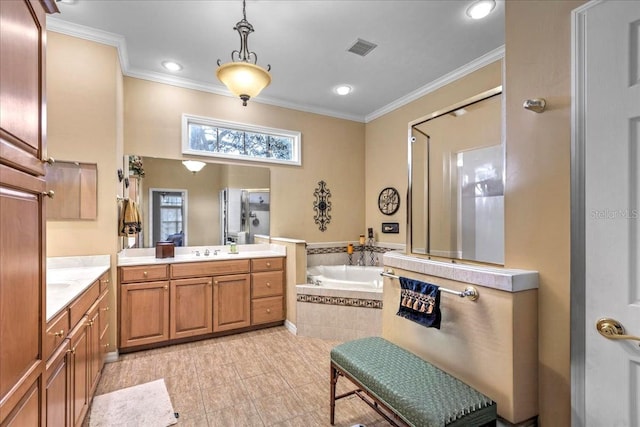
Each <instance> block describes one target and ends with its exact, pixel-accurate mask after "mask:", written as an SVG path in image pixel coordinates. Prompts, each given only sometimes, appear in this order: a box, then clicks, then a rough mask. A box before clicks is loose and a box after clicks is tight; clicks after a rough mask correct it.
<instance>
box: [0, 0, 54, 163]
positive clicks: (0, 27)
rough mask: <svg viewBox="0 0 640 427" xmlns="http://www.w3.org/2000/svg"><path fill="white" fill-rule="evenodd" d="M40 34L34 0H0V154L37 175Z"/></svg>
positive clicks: (41, 19) (40, 13)
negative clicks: (0, 0) (0, 55)
mask: <svg viewBox="0 0 640 427" xmlns="http://www.w3.org/2000/svg"><path fill="white" fill-rule="evenodd" d="M45 33H46V29H45V11H44V9H43V8H42V6H41V4H40V3H39V2H35V1H26V0H21V1H2V2H0V52H1V53H2V60H0V157H2V159H3V160H4V161H5V162H7V164H11V165H12V166H14V167H17V168H19V169H22V170H25V171H29V172H31V173H33V174H37V175H44V166H43V164H42V162H41V161H40V159H41V158H42V153H43V152H44V135H45V131H46V129H45V121H44V113H45V111H44V103H43V102H42V101H43V99H44V91H45V86H44V82H45V79H44V72H45V69H44V54H45Z"/></svg>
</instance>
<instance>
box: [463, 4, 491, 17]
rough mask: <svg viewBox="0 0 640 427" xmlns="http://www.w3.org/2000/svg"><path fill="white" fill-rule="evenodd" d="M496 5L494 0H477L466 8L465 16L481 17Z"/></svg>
mask: <svg viewBox="0 0 640 427" xmlns="http://www.w3.org/2000/svg"><path fill="white" fill-rule="evenodd" d="M495 7H496V2H495V0H478V1H476V2H474V3H472V4H471V6H469V7H468V8H467V16H468V17H469V18H471V19H482V18H484V17H485V16H487V15H489V14H490V13H491V11H492V10H493V9H494V8H495Z"/></svg>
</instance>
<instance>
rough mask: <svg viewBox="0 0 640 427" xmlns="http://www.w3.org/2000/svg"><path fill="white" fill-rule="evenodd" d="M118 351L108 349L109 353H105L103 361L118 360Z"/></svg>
mask: <svg viewBox="0 0 640 427" xmlns="http://www.w3.org/2000/svg"><path fill="white" fill-rule="evenodd" d="M118 357H119V355H118V351H117V350H116V351H110V352H109V353H107V355H106V357H105V359H104V361H105V363H112V362H117V361H118Z"/></svg>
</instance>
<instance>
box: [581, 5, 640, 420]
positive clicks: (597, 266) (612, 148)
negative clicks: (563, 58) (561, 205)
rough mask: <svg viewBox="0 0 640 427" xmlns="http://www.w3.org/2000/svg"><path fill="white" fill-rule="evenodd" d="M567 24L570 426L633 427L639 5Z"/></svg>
mask: <svg viewBox="0 0 640 427" xmlns="http://www.w3.org/2000/svg"><path fill="white" fill-rule="evenodd" d="M574 23H576V25H577V27H578V31H577V33H576V34H578V37H577V44H576V45H574V47H575V48H576V49H578V50H579V49H580V48H581V49H582V53H578V55H577V56H576V58H577V59H578V60H577V61H576V63H575V65H576V74H575V75H574V78H576V79H577V80H578V81H577V85H576V86H574V87H575V88H580V87H581V88H582V93H578V94H577V95H578V96H577V97H576V99H577V100H578V102H577V105H576V109H577V115H576V117H577V119H576V120H577V122H578V125H579V124H580V123H582V128H581V130H579V131H578V132H577V134H574V135H577V136H579V139H581V140H582V141H574V142H575V143H577V144H583V145H582V148H581V150H582V151H581V152H582V153H583V154H584V163H583V166H584V181H583V183H584V211H583V212H582V214H583V215H584V218H583V219H584V259H583V262H584V270H583V271H584V286H585V288H584V296H585V301H584V303H585V307H584V332H585V334H584V335H585V336H584V414H583V416H582V417H579V416H576V415H574V417H575V418H580V419H579V420H578V419H574V425H582V424H584V425H586V426H593V427H600V426H620V427H632V426H640V347H639V344H640V341H637V340H634V337H640V280H639V274H640V271H639V269H640V253H639V250H640V248H639V247H640V232H639V230H640V211H639V209H640V205H639V201H640V182H639V181H640V172H639V171H638V168H639V167H640V2H637V1H626V0H623V1H605V2H599V3H592V4H588V5H587V6H586V7H585V8H584V10H583V12H582V13H581V14H580V16H579V17H578V18H577V21H574ZM578 50H576V52H577V51H578ZM581 78H582V79H583V80H582V82H581V81H580V79H581ZM579 91H580V90H579ZM574 160H575V159H574ZM574 166H575V163H574ZM574 184H575V182H574ZM572 191H576V187H574V189H573V190H572ZM574 196H575V195H574ZM574 214H575V212H574ZM576 220H579V219H577V218H576V216H575V215H574V216H573V218H572V221H576ZM574 290H575V289H572V291H574ZM573 309H575V308H573ZM603 318H607V319H610V320H606V321H601V322H600V325H599V328H600V329H602V331H603V332H604V333H605V335H606V336H603V335H601V334H600V333H599V332H598V331H597V329H598V328H597V327H596V324H597V322H598V320H600V319H603ZM614 321H617V322H619V325H621V326H622V328H623V329H616V327H617V326H616V323H615V322H614ZM612 335H613V337H612ZM616 335H617V336H616ZM620 335H625V336H620ZM614 338H615V339H614ZM619 338H625V339H619ZM574 349H575V348H574ZM574 386H575V384H574ZM573 392H574V393H576V392H580V391H576V390H573ZM574 397H575V396H574ZM574 400H575V399H574ZM574 414H575V412H574Z"/></svg>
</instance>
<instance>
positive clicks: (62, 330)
mask: <svg viewBox="0 0 640 427" xmlns="http://www.w3.org/2000/svg"><path fill="white" fill-rule="evenodd" d="M53 335H54V336H56V337H63V336H64V329H60V330H59V331H58V332H54V333H53Z"/></svg>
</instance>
